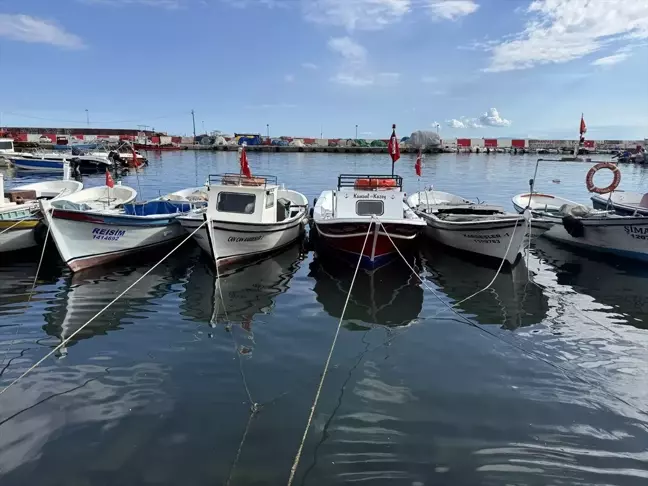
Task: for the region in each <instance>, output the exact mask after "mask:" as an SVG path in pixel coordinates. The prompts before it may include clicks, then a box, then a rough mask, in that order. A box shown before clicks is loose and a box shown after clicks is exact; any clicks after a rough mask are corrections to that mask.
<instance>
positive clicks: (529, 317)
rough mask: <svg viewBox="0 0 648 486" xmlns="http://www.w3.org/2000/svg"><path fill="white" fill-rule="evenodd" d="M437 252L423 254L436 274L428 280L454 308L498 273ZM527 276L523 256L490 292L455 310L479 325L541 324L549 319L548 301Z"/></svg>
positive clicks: (494, 267) (478, 263) (484, 265)
mask: <svg viewBox="0 0 648 486" xmlns="http://www.w3.org/2000/svg"><path fill="white" fill-rule="evenodd" d="M435 248H436V247H431V248H426V250H425V251H424V259H425V262H426V267H427V268H428V270H429V271H430V272H432V274H433V275H432V276H429V277H427V278H428V280H430V281H432V282H434V283H435V284H436V285H438V286H439V287H440V290H441V291H442V292H443V293H445V294H446V295H447V296H448V297H450V298H451V299H453V301H454V302H452V301H451V302H449V304H451V305H452V304H453V303H456V302H459V301H461V300H463V299H465V298H466V297H469V296H471V295H472V294H474V293H475V292H477V291H479V290H481V289H483V288H484V287H486V286H487V285H488V284H489V283H490V282H491V280H493V277H494V276H495V273H496V272H497V268H498V264H497V263H494V264H493V263H484V262H483V261H481V260H480V259H479V258H478V257H474V258H467V257H466V256H464V255H461V256H460V255H459V254H457V253H455V252H452V251H448V250H447V249H446V250H445V251H436V250H435ZM527 274H528V272H527V266H526V264H525V260H524V255H523V258H520V261H519V262H518V264H517V265H515V266H514V267H512V268H510V267H509V268H503V269H502V271H501V272H500V274H499V275H498V276H497V278H496V279H495V282H494V283H493V285H492V286H491V287H490V289H488V290H487V291H484V292H481V293H480V294H478V295H476V296H475V297H473V298H471V299H470V300H468V301H467V302H465V303H463V304H460V305H459V306H458V307H457V308H456V309H457V310H458V311H464V312H465V313H467V314H472V315H473V316H475V320H476V321H477V322H478V323H479V324H500V325H501V326H502V327H504V328H506V329H511V330H513V329H517V328H519V327H524V326H530V325H533V324H538V323H540V322H542V320H543V319H544V318H545V317H546V315H547V312H548V310H549V299H548V298H547V297H546V296H545V295H544V294H543V292H542V290H541V289H540V288H539V287H538V286H536V285H534V284H533V283H531V282H529V280H528V275H527ZM448 313H450V311H448ZM441 315H447V313H446V314H441Z"/></svg>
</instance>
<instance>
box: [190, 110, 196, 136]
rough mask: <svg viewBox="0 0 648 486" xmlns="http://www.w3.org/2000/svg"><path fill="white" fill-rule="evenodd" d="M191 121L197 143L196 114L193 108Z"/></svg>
mask: <svg viewBox="0 0 648 486" xmlns="http://www.w3.org/2000/svg"><path fill="white" fill-rule="evenodd" d="M191 121H192V122H193V134H194V143H196V114H195V113H194V111H193V110H191Z"/></svg>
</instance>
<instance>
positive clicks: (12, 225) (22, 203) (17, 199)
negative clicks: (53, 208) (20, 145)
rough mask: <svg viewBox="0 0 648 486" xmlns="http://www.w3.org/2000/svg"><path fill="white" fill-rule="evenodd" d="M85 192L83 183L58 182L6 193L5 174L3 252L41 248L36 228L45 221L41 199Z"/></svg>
mask: <svg viewBox="0 0 648 486" xmlns="http://www.w3.org/2000/svg"><path fill="white" fill-rule="evenodd" d="M67 173H68V174H69V168H68V172H67ZM81 189H83V184H82V183H80V182H77V181H71V180H55V181H44V182H36V183H33V184H24V185H21V186H15V187H13V188H11V189H10V190H8V191H7V192H5V191H4V175H3V174H0V253H2V252H8V251H17V250H24V249H27V248H33V247H35V246H37V245H38V238H37V237H36V229H37V228H38V227H39V225H40V224H41V221H42V219H43V217H42V215H41V213H40V210H39V207H38V200H39V199H56V198H58V197H63V196H66V195H69V194H73V193H76V192H78V191H80V190H81Z"/></svg>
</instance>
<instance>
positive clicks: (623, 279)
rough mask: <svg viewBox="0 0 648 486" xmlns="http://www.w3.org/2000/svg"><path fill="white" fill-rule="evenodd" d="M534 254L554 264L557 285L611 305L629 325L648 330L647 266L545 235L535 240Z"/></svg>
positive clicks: (551, 264)
mask: <svg viewBox="0 0 648 486" xmlns="http://www.w3.org/2000/svg"><path fill="white" fill-rule="evenodd" d="M535 253H536V254H537V255H538V256H539V257H540V258H541V259H542V260H543V261H545V262H546V263H548V264H549V265H550V266H551V267H553V271H554V272H555V274H556V276H555V280H556V283H557V284H558V285H566V286H570V287H572V288H573V289H574V290H575V291H577V292H579V293H582V294H586V295H589V296H591V297H593V298H594V299H595V300H596V301H598V302H600V303H602V304H604V305H606V306H609V307H611V308H612V309H613V312H616V313H618V314H620V315H621V316H623V319H624V320H625V321H626V322H627V323H628V324H631V325H633V326H635V327H638V328H642V329H648V267H646V266H645V265H642V264H640V263H639V264H638V263H637V262H633V261H631V260H627V259H624V258H619V257H615V256H613V255H604V254H599V253H593V252H590V251H587V250H583V249H579V248H574V247H570V246H563V245H560V244H558V243H554V242H552V241H549V240H547V239H545V238H538V240H537V241H536V242H535Z"/></svg>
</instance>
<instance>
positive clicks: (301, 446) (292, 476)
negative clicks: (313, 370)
mask: <svg viewBox="0 0 648 486" xmlns="http://www.w3.org/2000/svg"><path fill="white" fill-rule="evenodd" d="M373 224H376V223H374V221H373V217H372V220H371V222H370V223H369V228H368V229H367V235H366V236H365V240H364V243H363V244H362V251H360V257H359V258H358V263H357V265H356V268H355V272H354V274H353V279H352V280H351V286H350V287H349V292H348V293H347V296H346V300H345V302H344V307H343V308H342V315H341V316H340V321H339V322H338V325H337V329H336V330H335V336H334V337H333V342H332V343H331V350H330V351H329V354H328V357H327V358H326V363H325V364H324V371H323V372H322V378H321V379H320V382H319V386H318V387H317V393H315V399H314V400H313V405H312V406H311V410H310V415H309V416H308V422H306V429H305V430H304V435H303V436H302V440H301V442H300V443H299V449H297V454H296V455H295V460H294V462H293V465H292V467H291V468H290V477H289V478H288V483H287V486H291V485H292V483H293V480H294V479H295V473H296V472H297V467H298V466H299V460H300V459H301V455H302V451H303V450H304V444H305V442H306V437H307V436H308V431H309V429H310V426H311V424H312V422H313V416H314V415H315V408H316V407H317V402H318V401H319V397H320V393H321V392H322V387H323V385H324V380H325V379H326V373H327V371H328V367H329V364H330V363H331V357H332V356H333V350H334V349H335V343H336V342H337V339H338V335H339V334H340V328H341V327H342V321H343V320H344V314H345V313H346V309H347V306H348V305H349V299H350V298H351V291H352V290H353V284H354V283H355V279H356V276H357V275H358V271H359V270H360V262H361V261H362V255H363V254H364V250H365V247H366V246H367V240H368V239H369V234H370V233H371V227H372V225H373Z"/></svg>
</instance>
